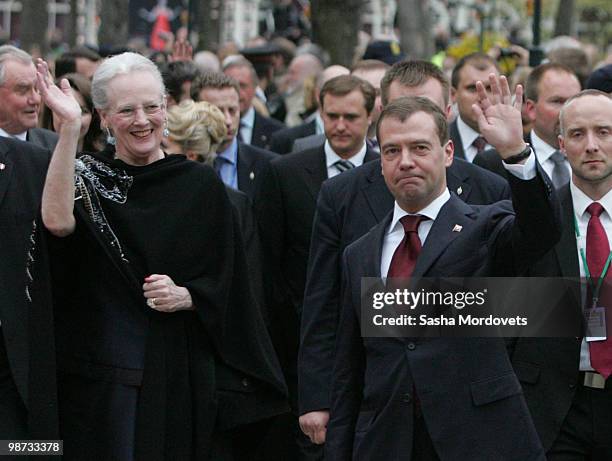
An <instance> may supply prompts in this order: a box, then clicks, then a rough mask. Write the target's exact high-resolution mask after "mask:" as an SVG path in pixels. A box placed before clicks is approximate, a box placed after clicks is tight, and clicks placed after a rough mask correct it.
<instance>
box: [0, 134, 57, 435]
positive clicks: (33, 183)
mask: <svg viewBox="0 0 612 461" xmlns="http://www.w3.org/2000/svg"><path fill="white" fill-rule="evenodd" d="M49 158H50V153H49V151H47V150H45V149H42V148H40V147H38V146H35V145H33V144H31V143H28V142H21V141H18V140H15V139H10V138H1V137H0V235H1V236H2V237H1V238H0V255H2V256H1V257H0V291H1V292H2V296H0V321H1V322H2V326H1V328H2V335H3V337H4V341H5V344H4V345H3V346H2V347H6V351H7V356H8V362H9V365H10V372H11V376H12V378H13V381H14V382H15V385H16V387H17V390H18V392H19V395H20V396H21V399H22V401H23V404H24V405H25V406H26V407H27V409H28V413H29V418H30V422H29V426H30V435H31V436H32V435H36V434H37V435H38V438H53V435H54V434H55V435H56V434H57V414H56V412H57V402H56V392H55V368H54V367H55V355H54V341H53V316H52V313H51V306H50V304H49V301H50V292H49V291H48V289H49V286H48V285H46V286H45V285H44V284H45V283H46V282H48V277H47V275H48V274H47V271H46V269H47V267H46V261H47V259H46V252H45V251H44V243H45V242H44V240H43V236H42V235H41V233H40V231H41V228H40V226H41V224H40V222H38V216H39V213H40V201H41V196H42V190H43V185H44V182H45V175H46V171H47V165H48V162H49ZM35 225H36V228H35V227H34V226H35ZM35 229H37V231H36V232H35ZM31 238H36V247H34V249H33V248H32V241H31ZM28 254H31V255H32V257H33V258H34V261H33V264H32V265H30V266H29V267H30V271H31V273H32V274H33V275H34V282H31V283H28V282H27V278H26V261H27V258H28ZM26 284H27V285H28V286H29V293H30V296H31V298H32V302H28V300H27V298H26ZM35 295H36V296H35ZM3 371H4V370H3ZM3 416H4V415H3Z"/></svg>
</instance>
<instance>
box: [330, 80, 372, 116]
mask: <svg viewBox="0 0 612 461" xmlns="http://www.w3.org/2000/svg"><path fill="white" fill-rule="evenodd" d="M355 90H359V91H361V94H362V95H363V99H364V107H365V110H366V112H367V113H368V114H370V112H372V109H373V108H374V102H375V101H376V90H375V89H374V87H373V86H372V85H370V84H369V83H368V82H366V81H365V80H363V79H361V78H359V77H355V76H354V75H340V76H338V77H334V78H332V79H331V80H328V81H327V82H325V85H323V88H321V92H320V93H319V105H320V107H321V108H323V100H324V99H325V95H328V94H331V95H333V96H346V95H347V94H349V93H351V92H353V91H355Z"/></svg>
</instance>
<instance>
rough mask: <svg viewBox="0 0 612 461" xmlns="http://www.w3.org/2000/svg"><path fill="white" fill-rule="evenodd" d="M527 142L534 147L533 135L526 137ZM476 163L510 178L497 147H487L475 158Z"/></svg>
mask: <svg viewBox="0 0 612 461" xmlns="http://www.w3.org/2000/svg"><path fill="white" fill-rule="evenodd" d="M525 142H526V143H528V144H529V145H531V146H532V149H533V143H532V142H531V135H528V136H526V137H525ZM534 152H535V149H534ZM474 165H478V166H481V167H482V168H485V169H487V170H489V171H492V172H493V173H496V174H498V175H500V176H501V177H502V178H504V179H506V178H508V171H507V170H506V169H505V168H504V165H503V163H502V159H501V157H500V156H499V154H498V153H497V151H496V150H495V149H487V150H486V151H484V152H482V153H481V154H480V155H477V156H476V157H475V158H474Z"/></svg>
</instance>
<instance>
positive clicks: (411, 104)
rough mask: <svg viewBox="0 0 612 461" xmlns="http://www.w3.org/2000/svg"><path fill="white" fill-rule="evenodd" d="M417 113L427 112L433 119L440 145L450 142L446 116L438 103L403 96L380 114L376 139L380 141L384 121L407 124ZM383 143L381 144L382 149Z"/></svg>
mask: <svg viewBox="0 0 612 461" xmlns="http://www.w3.org/2000/svg"><path fill="white" fill-rule="evenodd" d="M417 112H425V113H426V114H429V115H431V116H432V117H433V119H434V122H435V124H436V129H437V132H438V138H439V139H440V145H442V146H443V145H444V144H446V142H447V141H448V122H447V121H446V114H444V112H443V111H442V109H440V108H439V107H438V105H437V104H436V103H434V102H433V101H431V100H430V99H428V98H424V97H422V96H403V97H401V98H397V99H394V100H393V101H391V102H390V103H389V104H388V105H387V106H385V108H384V109H383V111H382V112H381V113H380V117H379V118H378V123H377V124H376V139H378V140H379V141H381V139H380V127H381V125H382V123H383V121H384V120H385V119H387V118H392V119H395V120H399V121H400V122H405V121H406V120H407V119H409V118H410V117H411V116H412V115H414V114H416V113H417ZM382 145H383V143H382V142H381V147H382Z"/></svg>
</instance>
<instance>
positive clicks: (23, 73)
mask: <svg viewBox="0 0 612 461" xmlns="http://www.w3.org/2000/svg"><path fill="white" fill-rule="evenodd" d="M0 101H1V102H2V104H0V128H2V129H3V130H4V131H6V132H7V133H9V134H19V133H23V132H24V131H26V130H29V129H30V128H34V127H36V125H37V124H38V111H39V109H40V95H39V94H38V90H37V89H36V68H35V67H34V64H32V63H29V64H25V63H22V62H21V61H16V60H14V59H9V60H8V61H6V62H5V63H4V84H3V85H2V86H0Z"/></svg>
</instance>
